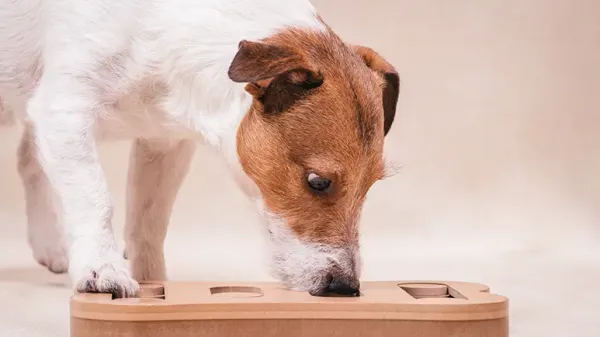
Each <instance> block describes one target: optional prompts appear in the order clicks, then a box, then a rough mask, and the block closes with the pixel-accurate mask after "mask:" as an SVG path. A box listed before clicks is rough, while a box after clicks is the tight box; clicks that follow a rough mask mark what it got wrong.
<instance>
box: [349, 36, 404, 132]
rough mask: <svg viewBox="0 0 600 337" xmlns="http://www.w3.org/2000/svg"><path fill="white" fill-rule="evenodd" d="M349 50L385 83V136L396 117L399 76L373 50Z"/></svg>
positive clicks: (355, 47)
mask: <svg viewBox="0 0 600 337" xmlns="http://www.w3.org/2000/svg"><path fill="white" fill-rule="evenodd" d="M351 48H352V49H353V50H354V51H355V52H356V53H357V54H358V55H359V56H360V57H362V59H363V61H365V63H366V65H367V67H369V68H371V69H372V70H373V71H375V72H377V73H378V74H380V75H381V76H383V79H384V81H385V83H384V87H383V96H382V97H383V118H384V119H383V133H384V135H387V134H388V132H389V131H390V128H391V127H392V124H393V123H394V117H396V106H397V105H398V96H399V95H400V76H399V75H398V72H397V71H396V69H395V68H394V67H393V66H392V65H391V64H390V63H388V62H387V61H386V60H385V59H384V58H383V57H382V56H381V55H379V54H377V53H376V52H375V51H374V50H372V49H371V48H368V47H364V46H356V45H353V46H351Z"/></svg>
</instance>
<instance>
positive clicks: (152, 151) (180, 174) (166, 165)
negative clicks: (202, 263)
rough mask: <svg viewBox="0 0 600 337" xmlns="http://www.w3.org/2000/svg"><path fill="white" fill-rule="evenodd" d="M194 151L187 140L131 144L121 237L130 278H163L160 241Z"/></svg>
mask: <svg viewBox="0 0 600 337" xmlns="http://www.w3.org/2000/svg"><path fill="white" fill-rule="evenodd" d="M194 150H195V143H194V142H193V141H191V140H181V141H168V140H142V139H138V140H136V141H135V142H134V144H133V149H132V153H131V157H130V164H129V165H130V166H129V177H128V183H127V185H128V187H127V220H126V223H125V240H126V254H127V258H128V259H129V260H131V270H132V273H133V277H134V278H135V279H136V280H138V281H140V282H141V281H157V280H166V278H167V276H166V268H165V258H164V253H163V244H164V240H165V237H166V234H167V227H168V225H169V218H170V216H171V211H172V209H173V204H174V202H175V198H176V196H177V192H178V191H179V188H180V186H181V183H182V182H183V179H184V178H185V176H186V174H187V172H188V170H189V166H190V163H191V160H192V157H193V154H194Z"/></svg>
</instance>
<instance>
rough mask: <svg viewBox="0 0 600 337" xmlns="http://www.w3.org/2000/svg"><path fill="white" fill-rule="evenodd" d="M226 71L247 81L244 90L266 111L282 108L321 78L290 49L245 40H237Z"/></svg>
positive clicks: (302, 58) (305, 92) (321, 80)
mask: <svg viewBox="0 0 600 337" xmlns="http://www.w3.org/2000/svg"><path fill="white" fill-rule="evenodd" d="M228 75H229V78H230V79H231V80H233V81H234V82H239V83H248V84H247V85H246V91H248V93H250V94H251V95H252V96H253V97H254V98H255V99H256V100H257V101H259V102H260V103H261V104H262V106H263V111H264V112H265V113H277V112H282V111H284V110H285V109H287V108H288V107H290V106H291V105H292V104H294V103H295V102H296V101H297V100H299V99H301V98H302V97H304V96H305V95H306V94H307V93H308V91H310V90H311V89H314V88H316V87H319V86H320V85H321V83H322V82H323V78H322V76H321V75H320V74H319V73H318V72H317V71H315V70H313V69H311V68H310V66H309V65H308V64H307V63H306V61H305V59H304V57H303V56H302V55H301V54H300V53H298V52H296V51H294V50H293V49H291V48H287V47H283V46H278V45H274V44H268V43H264V42H250V41H246V40H244V41H242V42H240V44H239V49H238V52H237V54H236V55H235V57H234V58H233V61H232V62H231V65H230V66H229V70H228Z"/></svg>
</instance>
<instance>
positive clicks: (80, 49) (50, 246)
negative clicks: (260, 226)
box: [0, 0, 337, 296]
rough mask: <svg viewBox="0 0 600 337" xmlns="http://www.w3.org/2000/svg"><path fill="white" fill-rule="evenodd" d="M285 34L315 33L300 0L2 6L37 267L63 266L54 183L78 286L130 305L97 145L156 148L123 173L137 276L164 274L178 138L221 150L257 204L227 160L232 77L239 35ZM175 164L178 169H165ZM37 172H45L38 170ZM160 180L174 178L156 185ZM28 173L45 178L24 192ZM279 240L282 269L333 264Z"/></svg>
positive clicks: (49, 1)
mask: <svg viewBox="0 0 600 337" xmlns="http://www.w3.org/2000/svg"><path fill="white" fill-rule="evenodd" d="M286 26H302V27H310V28H313V29H322V28H323V27H322V25H321V23H320V22H319V21H318V20H317V19H316V17H315V12H314V8H313V6H312V5H311V4H310V3H309V2H308V1H306V0H286V1H281V0H260V1H259V0H253V1H252V0H121V1H116V0H98V1H76V0H22V1H6V0H4V1H1V2H0V41H2V43H1V44H0V98H1V99H0V101H1V102H2V103H3V105H5V106H10V108H12V111H14V112H15V115H16V116H17V118H19V119H21V120H25V121H26V123H27V124H29V125H30V126H31V127H33V132H32V138H33V139H32V140H27V141H26V142H27V143H26V145H28V146H32V145H33V143H34V141H35V145H36V146H37V150H38V156H34V155H32V153H33V152H32V151H29V152H27V154H26V155H27V156H29V157H28V159H29V160H28V162H27V163H26V164H24V165H22V166H21V173H22V177H24V183H25V188H26V191H27V198H28V200H27V201H28V207H29V208H28V215H29V230H30V237H31V240H30V241H31V243H32V245H33V249H34V252H35V255H36V258H38V261H40V262H43V263H46V264H47V265H52V266H54V265H56V266H57V267H56V268H57V269H63V268H64V263H66V261H65V256H64V255H65V254H64V252H65V245H66V244H65V242H64V241H65V240H64V239H63V234H61V232H60V231H59V229H58V228H57V226H56V221H55V218H54V217H52V210H53V208H52V205H51V201H50V199H51V198H49V194H51V193H50V191H49V190H50V189H49V187H50V186H51V187H52V188H53V189H54V191H55V192H56V196H57V197H58V198H57V199H58V205H57V206H58V207H59V208H60V209H61V214H62V218H61V222H63V223H64V228H65V230H66V241H67V242H68V250H69V253H68V263H69V272H70V275H71V277H72V279H73V281H74V284H75V286H76V287H77V289H78V290H80V291H86V290H95V291H112V292H117V293H119V294H122V295H125V296H127V295H130V294H133V293H135V292H136V291H137V289H138V285H137V283H136V282H135V281H133V280H132V279H131V276H130V273H129V271H128V270H127V268H126V264H125V261H124V259H123V257H122V255H121V253H120V252H119V250H118V249H117V244H116V242H115V239H114V237H113V230H112V225H111V218H112V213H113V205H112V200H111V196H110V193H109V191H108V187H107V183H106V179H105V177H104V173H103V171H102V168H101V166H100V164H99V161H98V158H97V152H96V142H97V141H100V140H107V139H136V138H138V139H139V138H145V139H152V141H149V142H147V143H145V144H144V145H143V148H140V144H139V143H136V145H135V146H136V148H135V149H134V153H133V154H132V163H131V164H132V170H131V175H130V185H129V192H130V199H129V207H130V211H129V212H128V213H129V217H128V224H127V232H128V234H127V238H128V249H130V250H131V255H132V258H133V270H134V275H135V276H137V277H140V278H143V279H145V278H155V277H158V278H160V277H164V276H165V275H164V274H165V268H164V260H163V258H162V240H163V239H164V234H165V232H166V227H167V224H168V215H169V214H170V212H171V207H172V204H173V201H174V199H175V195H176V193H177V190H178V188H179V185H180V184H181V180H182V179H183V177H184V176H185V173H186V172H187V165H188V163H189V159H190V158H191V155H192V152H193V146H191V145H189V143H188V141H179V140H180V139H189V140H190V141H191V140H202V141H205V142H206V143H208V144H209V145H211V146H214V147H215V148H217V149H218V150H220V151H221V153H222V154H223V156H224V158H225V160H227V162H228V163H229V164H230V166H231V167H232V170H233V172H234V175H235V177H236V179H237V180H238V181H240V182H241V185H242V188H244V189H245V191H247V192H248V193H251V194H252V193H253V192H251V191H255V189H253V188H251V187H250V188H248V185H247V184H248V178H247V177H245V175H243V174H242V171H241V169H240V167H239V164H238V159H237V155H236V151H235V133H236V130H237V127H238V125H239V122H240V120H241V118H242V117H243V115H244V113H245V112H246V111H247V109H248V107H249V104H250V102H251V98H250V96H249V95H248V94H247V93H246V92H245V91H244V90H243V86H244V85H243V84H239V83H234V82H232V81H231V80H230V79H229V78H228V77H227V69H228V67H229V64H230V62H231V60H232V59H233V57H234V55H235V53H236V51H237V47H238V43H239V42H240V41H241V40H242V39H249V40H256V39H260V38H263V37H266V36H269V35H270V34H273V33H274V32H276V31H277V30H278V29H281V28H284V27H286ZM2 111H4V112H2ZM7 111H9V110H8V109H3V110H0V114H2V115H4V116H6V115H7V114H6V112H7ZM170 140H174V141H173V143H170ZM23 155H24V154H23V153H22V156H23ZM178 155H181V157H177V156H178ZM153 156H158V157H160V158H163V159H162V160H157V161H152V160H150V158H151V157H153ZM165 158H171V159H172V160H165ZM176 158H177V159H176ZM169 162H170V163H171V164H173V165H179V166H177V167H175V168H172V169H169ZM38 165H41V167H42V169H43V170H41V171H39V172H34V171H35V167H37V166H38ZM31 172H34V173H31ZM42 172H43V173H44V174H41V173H42ZM167 174H170V175H172V177H169V178H168V179H164V180H160V179H158V177H159V176H161V175H162V176H163V177H164V176H165V175H167ZM31 176H38V177H41V178H40V179H38V180H37V181H35V182H31V181H30V179H28V178H29V177H31ZM157 179H158V180H159V181H157ZM48 183H49V184H48ZM39 191H43V192H42V193H41V194H39V195H35V193H37V192H39ZM250 196H251V197H252V198H258V197H259V196H258V195H256V194H254V195H250ZM145 203H151V204H152V207H150V210H151V212H150V213H148V214H142V212H143V211H147V210H148V205H147V204H145ZM44 221H45V223H44V224H42V223H43V222H44ZM142 224H144V226H145V227H149V228H145V229H144V230H142V229H141V225H142ZM57 231H59V232H57ZM286 235H287V234H286ZM43 238H47V239H43ZM290 242H293V243H290ZM281 244H282V245H294V246H293V247H289V248H282V251H286V250H287V251H288V253H287V254H296V255H297V256H296V257H294V258H293V259H291V260H290V259H288V260H289V261H295V262H294V263H297V262H298V261H301V258H310V261H312V262H311V263H321V262H322V261H321V260H322V259H324V256H325V255H326V256H327V257H328V258H331V257H332V256H333V258H334V259H335V256H337V255H336V254H337V253H332V252H327V249H320V248H319V249H317V248H315V247H312V246H306V245H303V244H302V243H299V242H297V241H293V240H292V241H289V240H283V241H282V243H281ZM142 249H144V250H147V254H146V255H145V256H142V255H141V254H139V252H140V251H141V250H142ZM320 256H323V258H321V257H320ZM285 268H288V269H293V270H292V271H289V270H288V271H286V272H290V273H295V274H294V275H298V272H297V271H295V269H294V268H299V270H298V271H300V270H301V271H302V272H306V268H307V266H305V265H304V266H300V265H299V266H293V265H290V266H286V267H285ZM294 277H298V278H300V276H294ZM295 282H296V283H300V284H304V283H306V282H308V281H305V280H301V281H295Z"/></svg>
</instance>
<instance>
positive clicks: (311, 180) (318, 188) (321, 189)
mask: <svg viewBox="0 0 600 337" xmlns="http://www.w3.org/2000/svg"><path fill="white" fill-rule="evenodd" d="M306 179H307V181H308V186H309V187H310V188H311V189H312V190H313V191H315V192H318V193H326V192H327V191H328V190H329V187H330V186H331V180H329V179H327V178H323V177H321V176H319V175H317V174H315V173H310V174H309V175H308V177H307V178H306Z"/></svg>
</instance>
